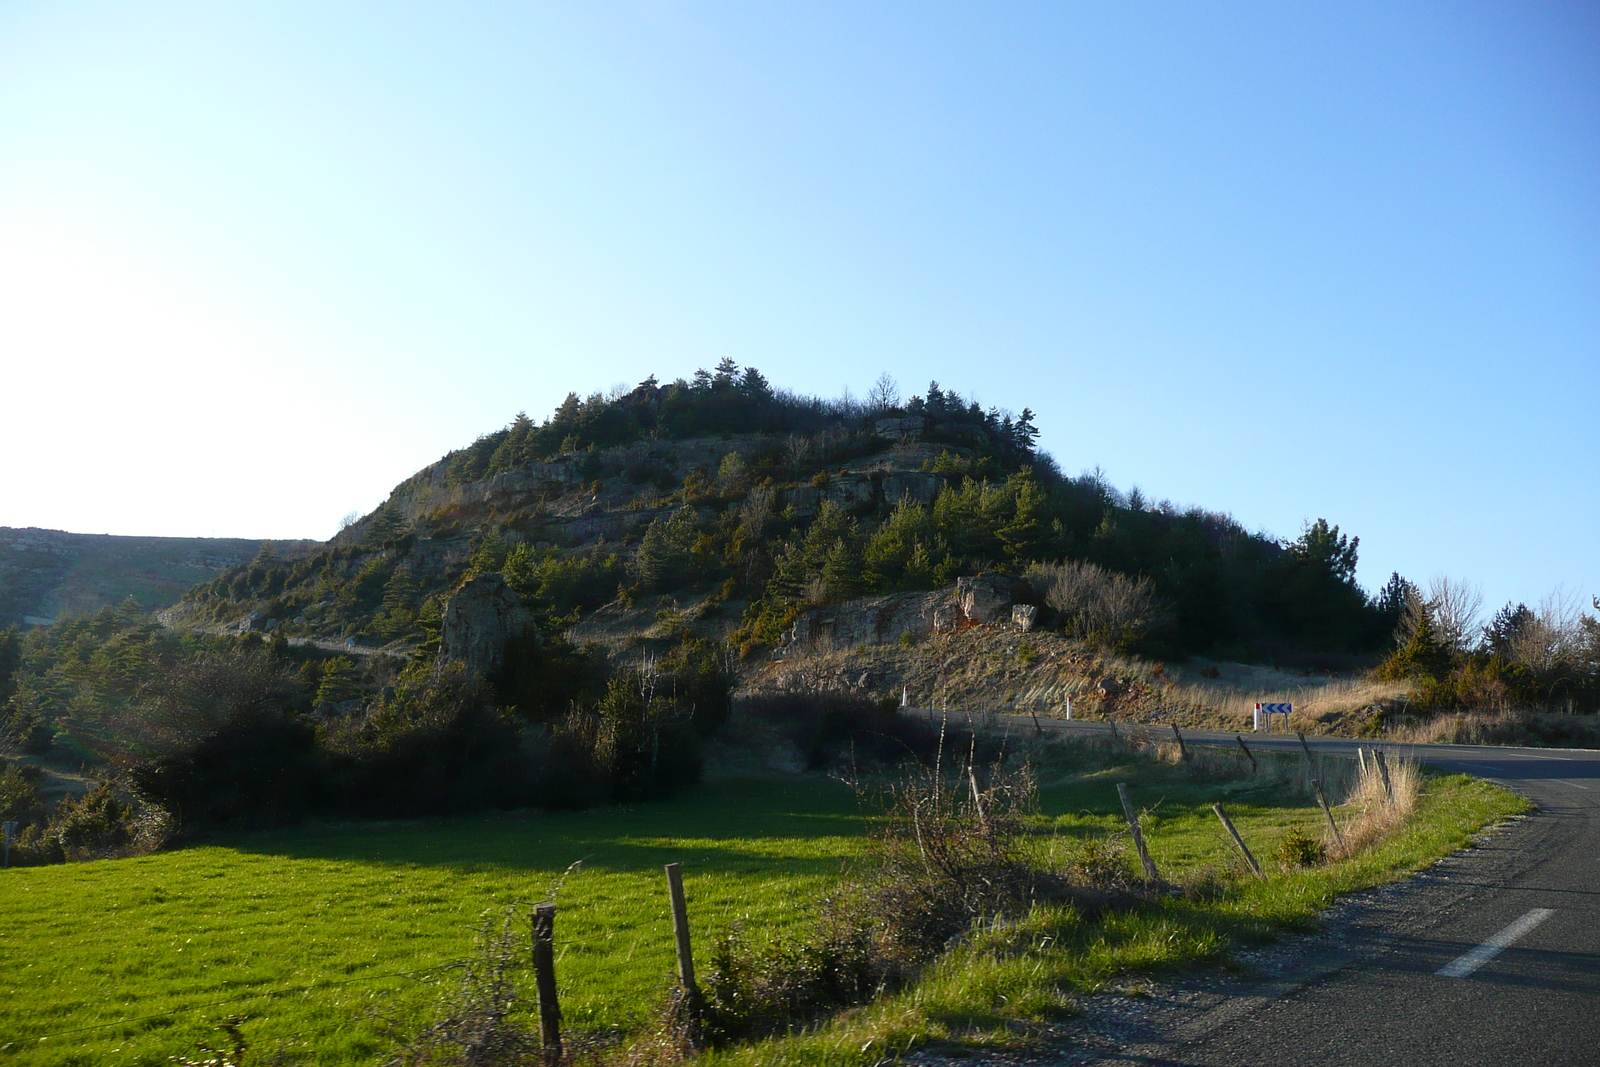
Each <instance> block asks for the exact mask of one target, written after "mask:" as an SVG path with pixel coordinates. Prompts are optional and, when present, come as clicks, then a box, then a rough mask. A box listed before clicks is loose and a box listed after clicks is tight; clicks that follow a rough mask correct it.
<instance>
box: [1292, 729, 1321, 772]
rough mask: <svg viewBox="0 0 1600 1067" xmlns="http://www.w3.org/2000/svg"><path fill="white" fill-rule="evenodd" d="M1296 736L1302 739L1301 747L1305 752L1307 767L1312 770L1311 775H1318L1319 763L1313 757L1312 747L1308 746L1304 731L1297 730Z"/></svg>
mask: <svg viewBox="0 0 1600 1067" xmlns="http://www.w3.org/2000/svg"><path fill="white" fill-rule="evenodd" d="M1295 736H1297V737H1299V738H1300V747H1301V748H1302V749H1304V750H1305V754H1306V766H1307V767H1309V768H1311V773H1312V774H1316V773H1317V761H1316V760H1315V759H1312V757H1311V746H1310V745H1308V744H1306V735H1305V731H1303V730H1296V731H1295Z"/></svg>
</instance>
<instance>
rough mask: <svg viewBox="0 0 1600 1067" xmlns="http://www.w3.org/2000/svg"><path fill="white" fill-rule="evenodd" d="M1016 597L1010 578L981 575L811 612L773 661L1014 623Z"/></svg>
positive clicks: (782, 643)
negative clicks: (921, 590) (930, 589)
mask: <svg viewBox="0 0 1600 1067" xmlns="http://www.w3.org/2000/svg"><path fill="white" fill-rule="evenodd" d="M1015 597H1016V583H1015V581H1014V580H1012V579H1010V578H1006V577H1003V576H998V575H981V576H979V577H976V578H959V579H957V580H956V584H955V585H954V586H951V587H949V588H947V589H939V590H935V591H933V592H930V593H894V594H891V595H889V596H878V597H865V598H863V599H860V600H850V601H846V602H845V603H842V604H829V605H827V606H826V607H820V608H813V609H812V610H810V611H808V612H806V613H805V614H804V615H802V616H800V618H798V619H796V620H795V624H794V626H792V627H790V629H789V631H788V633H786V634H784V636H783V640H782V641H780V642H779V643H778V647H777V648H775V649H774V650H773V652H772V658H773V659H780V660H781V659H787V658H789V657H791V656H796V655H808V654H811V653H816V652H843V651H849V650H850V649H855V648H861V647H863V646H866V645H882V644H887V643H889V642H892V641H899V640H901V639H902V638H904V639H906V640H920V639H922V638H924V637H927V636H928V635H929V634H935V633H948V632H952V631H955V630H960V629H963V628H966V627H971V626H984V625H991V624H995V623H1000V624H1005V625H1013V624H1014V623H1013V619H1014V613H1013V611H1012V608H1013V607H1014V605H1015ZM1028 621H1029V627H1024V628H1031V625H1032V616H1031V615H1029V616H1028Z"/></svg>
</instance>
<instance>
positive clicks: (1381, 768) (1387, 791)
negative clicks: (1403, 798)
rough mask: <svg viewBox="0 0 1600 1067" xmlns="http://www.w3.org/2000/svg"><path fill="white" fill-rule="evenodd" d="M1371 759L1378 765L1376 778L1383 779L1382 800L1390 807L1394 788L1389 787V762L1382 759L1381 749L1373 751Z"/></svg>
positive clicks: (1392, 802) (1392, 801)
mask: <svg viewBox="0 0 1600 1067" xmlns="http://www.w3.org/2000/svg"><path fill="white" fill-rule="evenodd" d="M1372 758H1373V759H1374V760H1376V761H1377V764H1378V777H1380V778H1382V779H1383V796H1384V799H1385V800H1387V801H1388V802H1389V804H1390V805H1391V806H1392V805H1393V804H1394V788H1393V787H1392V786H1390V785H1389V761H1388V760H1386V759H1384V758H1383V749H1381V748H1378V749H1373V751H1372Z"/></svg>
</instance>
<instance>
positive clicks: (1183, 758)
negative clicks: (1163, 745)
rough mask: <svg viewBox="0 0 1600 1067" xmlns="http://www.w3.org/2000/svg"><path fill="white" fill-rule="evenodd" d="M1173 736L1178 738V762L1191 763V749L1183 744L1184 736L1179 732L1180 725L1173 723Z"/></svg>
mask: <svg viewBox="0 0 1600 1067" xmlns="http://www.w3.org/2000/svg"><path fill="white" fill-rule="evenodd" d="M1172 736H1173V737H1176V738H1177V739H1178V762H1179V763H1188V762H1189V748H1188V746H1187V745H1185V744H1184V743H1183V735H1182V734H1181V733H1179V732H1178V724H1177V723H1173V724H1172Z"/></svg>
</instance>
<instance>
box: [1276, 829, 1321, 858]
mask: <svg viewBox="0 0 1600 1067" xmlns="http://www.w3.org/2000/svg"><path fill="white" fill-rule="evenodd" d="M1327 858H1328V853H1327V849H1325V848H1323V846H1322V842H1320V841H1313V840H1312V839H1311V838H1310V837H1308V836H1307V835H1306V834H1305V832H1304V831H1302V830H1301V829H1300V828H1299V827H1298V826H1291V827H1290V828H1289V832H1288V833H1286V834H1284V835H1283V840H1282V841H1281V842H1279V843H1278V861H1279V862H1280V863H1282V864H1283V866H1284V867H1286V868H1296V867H1316V866H1319V865H1320V864H1321V863H1322V862H1323V861H1324V860H1326V859H1327Z"/></svg>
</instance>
